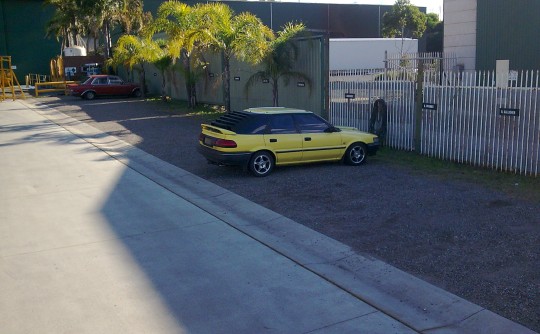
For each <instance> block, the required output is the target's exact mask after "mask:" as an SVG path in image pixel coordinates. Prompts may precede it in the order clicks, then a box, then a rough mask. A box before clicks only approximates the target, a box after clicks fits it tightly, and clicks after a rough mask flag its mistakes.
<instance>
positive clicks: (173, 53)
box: [146, 0, 201, 108]
mask: <svg viewBox="0 0 540 334" xmlns="http://www.w3.org/2000/svg"><path fill="white" fill-rule="evenodd" d="M199 8H200V6H195V7H190V6H188V5H186V4H184V3H181V2H179V1H176V0H174V1H167V2H164V3H162V4H161V5H160V6H159V8H158V12H157V17H156V19H155V20H154V22H153V23H152V24H151V25H149V26H148V28H147V29H146V34H147V35H148V36H152V35H155V34H157V33H164V34H165V35H166V36H165V39H166V40H167V50H168V53H169V56H170V57H171V59H172V62H173V65H174V64H175V63H176V60H177V59H180V61H181V62H182V70H181V72H182V75H183V77H184V82H185V85H186V93H187V100H188V105H189V107H191V108H195V107H196V105H197V93H196V86H195V84H196V82H197V79H198V77H199V75H198V73H199V72H201V70H200V68H199V67H198V65H199V63H200V62H198V61H197V60H198V59H196V58H197V55H196V53H197V46H196V42H195V41H194V39H193V35H192V31H194V30H195V29H196V28H197V19H198V13H197V12H198V10H199Z"/></svg>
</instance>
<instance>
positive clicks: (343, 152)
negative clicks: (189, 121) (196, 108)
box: [199, 107, 379, 176]
mask: <svg viewBox="0 0 540 334" xmlns="http://www.w3.org/2000/svg"><path fill="white" fill-rule="evenodd" d="M201 128H202V132H201V134H200V135H199V152H200V153H201V154H202V155H203V156H204V157H205V158H206V159H207V160H208V162H210V163H213V164H217V165H233V166H234V165H237V166H242V167H244V168H247V169H249V170H250V171H251V173H253V175H255V176H266V175H268V174H270V172H271V171H272V169H273V168H274V166H283V165H291V164H300V163H310V162H320V161H339V160H343V161H344V162H345V163H347V164H349V165H360V164H362V163H363V162H364V161H365V160H366V157H367V156H368V155H374V154H375V153H376V152H377V150H378V148H379V138H378V137H377V136H376V135H374V134H371V133H366V132H361V131H358V130H357V129H355V128H350V127H335V126H333V125H332V124H330V123H328V122H327V121H325V120H324V119H322V118H321V117H319V116H317V115H315V114H314V113H312V112H310V111H306V110H300V109H292V108H281V107H265V108H250V109H246V110H244V111H232V112H228V113H226V114H224V115H222V116H221V117H219V118H218V119H216V120H215V121H213V122H212V123H211V124H201Z"/></svg>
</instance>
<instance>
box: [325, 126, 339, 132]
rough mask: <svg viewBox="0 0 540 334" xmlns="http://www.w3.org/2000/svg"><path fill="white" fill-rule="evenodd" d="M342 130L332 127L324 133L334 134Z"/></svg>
mask: <svg viewBox="0 0 540 334" xmlns="http://www.w3.org/2000/svg"><path fill="white" fill-rule="evenodd" d="M339 131H340V130H339V129H338V128H336V127H335V126H330V127H328V128H326V130H324V132H328V133H332V132H339Z"/></svg>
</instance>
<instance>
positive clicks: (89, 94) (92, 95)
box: [84, 92, 96, 100]
mask: <svg viewBox="0 0 540 334" xmlns="http://www.w3.org/2000/svg"><path fill="white" fill-rule="evenodd" d="M95 97H96V93H94V92H86V93H85V94H84V98H85V99H87V100H93V99H94V98H95Z"/></svg>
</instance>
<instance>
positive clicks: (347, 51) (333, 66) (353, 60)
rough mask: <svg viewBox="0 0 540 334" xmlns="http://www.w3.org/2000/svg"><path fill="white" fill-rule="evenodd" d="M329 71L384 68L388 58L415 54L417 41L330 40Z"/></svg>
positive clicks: (377, 39) (397, 39) (378, 39)
mask: <svg viewBox="0 0 540 334" xmlns="http://www.w3.org/2000/svg"><path fill="white" fill-rule="evenodd" d="M329 52H330V59H329V61H330V71H333V70H356V69H382V68H384V65H385V64H384V61H385V53H386V54H387V55H388V56H392V55H394V56H395V55H399V54H403V53H417V52H418V40H417V39H409V38H405V39H401V38H330V51H329Z"/></svg>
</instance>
